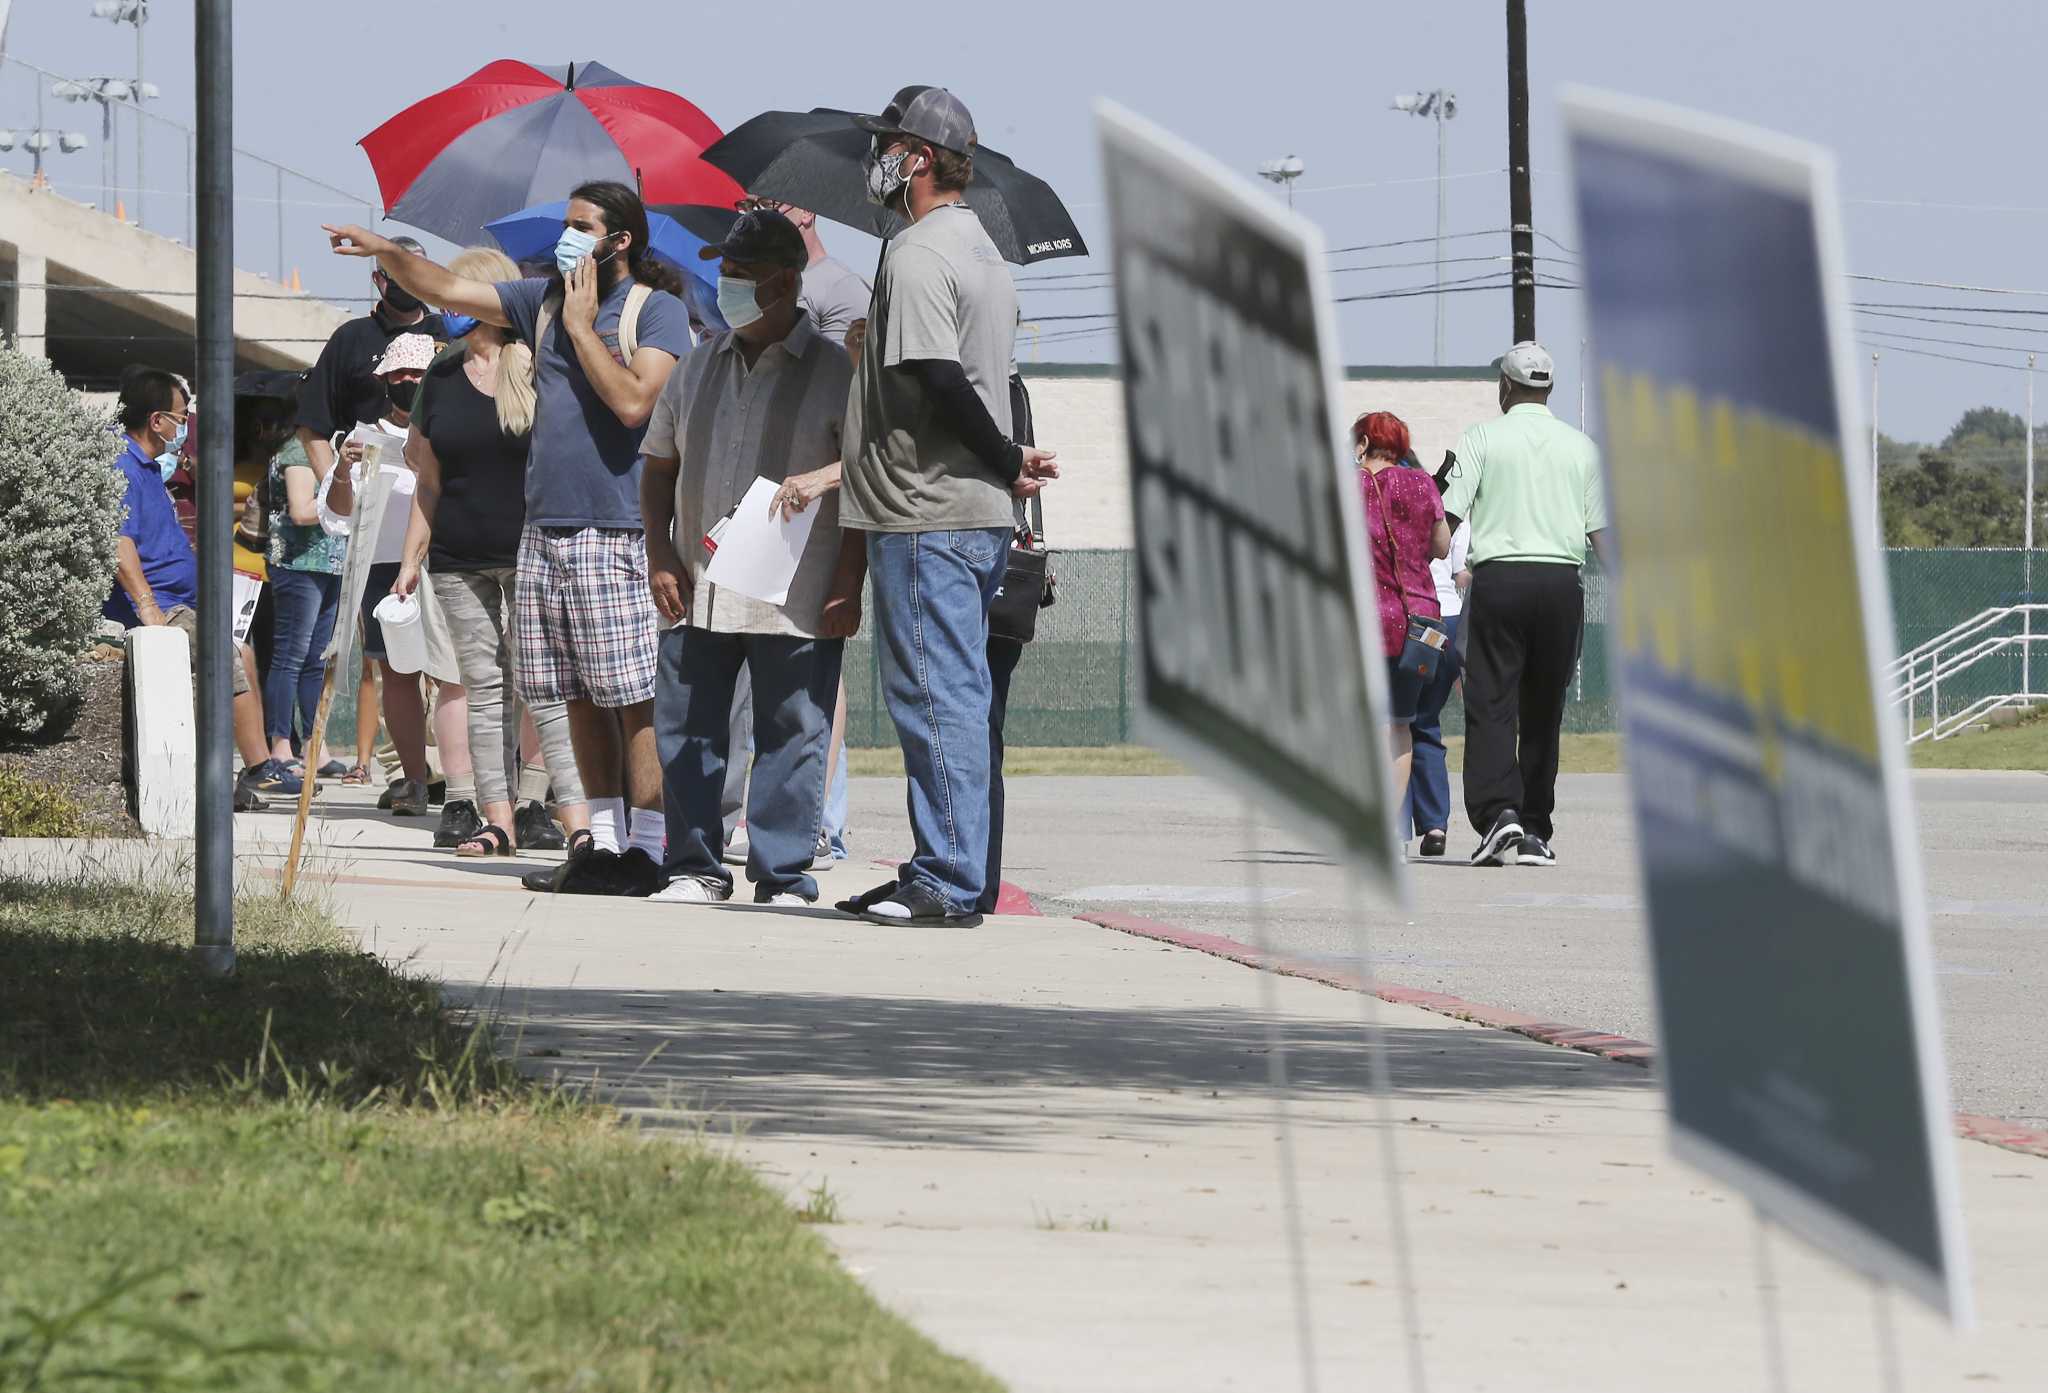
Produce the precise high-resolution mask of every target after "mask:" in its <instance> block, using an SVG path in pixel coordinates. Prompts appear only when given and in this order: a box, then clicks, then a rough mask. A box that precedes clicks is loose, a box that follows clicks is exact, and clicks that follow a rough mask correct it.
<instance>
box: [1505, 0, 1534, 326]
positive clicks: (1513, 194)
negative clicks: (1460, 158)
mask: <svg viewBox="0 0 2048 1393" xmlns="http://www.w3.org/2000/svg"><path fill="white" fill-rule="evenodd" d="M1508 227H1509V228H1510V229H1511V231H1510V232H1509V234H1508V236H1509V239H1510V246H1511V249H1512V250H1513V252H1514V278H1515V342H1516V343H1522V342H1524V341H1527V340H1530V339H1534V338H1535V337H1536V215H1535V211H1534V207H1533V205H1532V203H1531V200H1530V196H1529V11H1528V6H1527V4H1526V0H1508Z"/></svg>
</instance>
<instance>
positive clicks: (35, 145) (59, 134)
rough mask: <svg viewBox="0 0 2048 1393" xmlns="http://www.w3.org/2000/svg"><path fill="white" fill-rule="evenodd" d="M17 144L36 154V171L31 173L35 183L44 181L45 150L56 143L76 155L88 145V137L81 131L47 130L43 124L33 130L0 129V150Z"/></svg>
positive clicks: (62, 149)
mask: <svg viewBox="0 0 2048 1393" xmlns="http://www.w3.org/2000/svg"><path fill="white" fill-rule="evenodd" d="M16 145H19V146H20V147H21V148H22V149H24V150H26V151H28V152H29V153H30V154H32V155H34V156H35V160H36V167H35V172H34V173H33V174H32V175H30V179H31V181H32V182H33V183H34V184H37V185H40V184H41V183H42V182H43V152H44V151H45V150H48V149H49V148H50V147H51V146H52V145H55V146H56V147H57V148H58V149H59V150H61V151H63V152H64V153H65V154H67V155H75V154H77V153H78V152H79V151H80V150H83V149H84V148H85V147H86V139H85V136H84V134H83V133H81V132H79V131H46V130H44V129H43V128H42V127H41V126H38V127H36V128H35V129H34V130H32V131H5V130H0V150H12V149H13V148H14V147H15V146H16Z"/></svg>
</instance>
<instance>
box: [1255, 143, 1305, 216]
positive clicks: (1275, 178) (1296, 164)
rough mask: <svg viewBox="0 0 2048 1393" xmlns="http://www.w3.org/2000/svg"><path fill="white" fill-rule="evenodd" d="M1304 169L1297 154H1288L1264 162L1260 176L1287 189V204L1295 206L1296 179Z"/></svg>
mask: <svg viewBox="0 0 2048 1393" xmlns="http://www.w3.org/2000/svg"><path fill="white" fill-rule="evenodd" d="M1302 169H1303V165H1302V163H1301V160H1300V159H1299V158H1298V157H1297V156H1294V155H1287V156H1284V157H1282V158H1280V159H1277V160H1267V161H1266V162H1265V163H1264V164H1262V165H1260V166H1259V177H1260V178H1261V179H1266V180H1270V181H1271V182H1273V183H1275V184H1278V185H1279V186H1280V187H1281V188H1283V189H1286V190H1287V206H1288V207H1289V208H1292V207H1293V206H1294V181H1295V180H1296V179H1299V178H1300V177H1301V171H1302Z"/></svg>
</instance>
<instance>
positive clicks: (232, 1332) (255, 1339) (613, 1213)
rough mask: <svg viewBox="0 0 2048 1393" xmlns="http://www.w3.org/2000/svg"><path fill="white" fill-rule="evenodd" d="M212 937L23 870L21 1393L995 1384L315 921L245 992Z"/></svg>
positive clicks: (19, 996)
mask: <svg viewBox="0 0 2048 1393" xmlns="http://www.w3.org/2000/svg"><path fill="white" fill-rule="evenodd" d="M191 934H192V907H191V901H190V899H189V897H188V896H187V895H184V894H181V893H179V892H178V891H175V890H169V889H154V890H152V889H134V888H126V887H120V886H113V885H108V884H103V883H98V882H95V881H91V880H86V879H81V880H77V881H73V882H69V883H66V884H60V885H54V886H51V885H38V884H30V883H27V882H23V881H19V880H9V879H0V963H4V964H5V970H4V971H0V1251H4V1252H5V1254H6V1260H5V1261H4V1262H0V1390H12V1389H30V1388H44V1387H57V1386H66V1387H69V1386H78V1387H83V1388H94V1389H98V1388H112V1387H116V1386H130V1387H150V1388H160V1387H161V1388H172V1387H177V1388H186V1387H190V1388H207V1389H219V1388H250V1389H258V1388H260V1389H269V1388H284V1387H289V1388H302V1389H314V1390H330V1389H331V1390H342V1389H369V1388H374V1389H378V1390H392V1391H393V1393H398V1391H400V1390H435V1391H436V1393H442V1391H443V1390H450V1389H469V1388H492V1389H504V1390H527V1389H531V1390H541V1389H547V1390H554V1389H567V1388H576V1389H633V1390H641V1389H699V1388H704V1389H730V1390H783V1389H819V1390H825V1389H831V1390H840V1389H885V1388H905V1389H919V1390H922V1389H988V1388H993V1387H995V1386H996V1385H995V1384H994V1383H993V1382H992V1381H991V1380H989V1379H987V1378H986V1377H985V1376H984V1375H982V1374H980V1373H979V1372H978V1371H977V1370H975V1369H973V1368H972V1367H971V1366H969V1365H967V1364H965V1363H963V1362H961V1361H959V1360H956V1359H953V1358H951V1357H950V1356H947V1355H945V1354H943V1353H941V1352H940V1351H938V1350H937V1349H936V1348H935V1347H934V1346H932V1345H931V1344H930V1343H929V1342H928V1341H926V1340H925V1339H923V1338H922V1337H921V1336H919V1335H918V1334H917V1333H916V1332H915V1331H913V1330H911V1329H910V1328H909V1327H907V1326H906V1325H904V1324H903V1323H902V1322H901V1321H899V1320H897V1319H896V1318H895V1317H893V1316H891V1315H890V1314H889V1313H887V1312H886V1311H884V1310H882V1309H881V1308H880V1307H879V1306H878V1305H877V1304H876V1303H875V1302H874V1301H873V1300H872V1299H871V1298H870V1297H869V1296H868V1295H867V1294H866V1293H865V1292H864V1291H863V1290H862V1289H861V1288H860V1287H859V1286H858V1284H856V1283H855V1282H854V1281H853V1280H852V1278H851V1277H849V1276H848V1275H847V1274H846V1273H845V1272H844V1271H843V1270H842V1269H841V1268H840V1267H839V1266H838V1265H837V1263H836V1261H835V1260H834V1259H833V1257H832V1254H831V1252H830V1250H829V1248H827V1246H826V1245H825V1244H824V1243H823V1242H822V1241H820V1239H819V1238H818V1236H817V1235H816V1234H815V1233H813V1232H812V1231H811V1230H810V1229H809V1228H808V1227H806V1226H805V1224H804V1223H802V1222H800V1219H799V1215H798V1214H797V1213H796V1212H795V1211H793V1210H792V1208H791V1207H790V1204H789V1203H787V1202H785V1201H784V1200H783V1199H782V1198H781V1197H779V1196H777V1195H776V1194H774V1193H773V1192H771V1191H770V1190H768V1189H767V1188H765V1187H764V1186H763V1185H761V1184H760V1183H759V1182H758V1181H757V1180H756V1179H755V1178H754V1177H753V1175H752V1174H751V1172H749V1171H748V1170H747V1169H746V1168H745V1167H743V1166H741V1165H739V1164H738V1163H736V1162H734V1161H732V1160H730V1159H728V1158H727V1157H725V1156H724V1155H722V1154H721V1153H720V1151H719V1150H718V1149H717V1148H716V1147H715V1146H714V1145H712V1144H710V1143H708V1142H706V1141H703V1140H701V1139H683V1140H673V1139H650V1138H646V1137H643V1136H641V1135H639V1134H638V1133H636V1132H635V1131H634V1130H633V1129H631V1128H630V1127H628V1126H625V1125H622V1124H621V1123H620V1121H619V1119H618V1118H617V1117H616V1115H615V1114H613V1113H611V1112H609V1111H608V1110H606V1109H603V1108H600V1107H597V1106H595V1105H592V1104H590V1103H587V1102H584V1101H580V1100H578V1099H575V1098H573V1097H570V1096H568V1095H566V1094H564V1093H562V1092H560V1091H557V1090H549V1089H544V1088H542V1087H539V1086H537V1085H534V1084H531V1083H528V1082H525V1081H523V1080H521V1079H520V1078H519V1077H518V1076H517V1075H516V1073H514V1071H512V1070H511V1069H510V1068H509V1066H508V1065H507V1064H506V1063H505V1062H504V1061H503V1060H502V1059H500V1058H499V1057H498V1056H497V1055H496V1054H495V1053H494V1052H493V1050H492V1048H491V1044H490V1036H489V1035H488V1033H487V1032H485V1031H483V1030H481V1029H479V1028H478V1027H476V1026H475V1025H474V1024H473V1023H467V1022H464V1021H462V1020H460V1019H458V1018H456V1017H454V1016H451V1015H450V1014H449V1013H448V1012H447V1011H446V1010H445V1009H444V1007H443V1004H442V1002H441V1001H440V999H439V996H438V993H437V992H436V991H435V989H434V988H433V987H432V985H431V984H429V983H426V982H423V981H420V980H418V979H416V978H412V977H408V976H405V975H402V974H399V973H395V972H393V971H391V970H390V969H388V968H387V967H385V966H384V965H383V964H381V963H379V962H378V961H376V960H375V959H373V958H370V957H368V956H367V955H365V954H363V953H361V952H359V951H356V950H355V949H354V948H353V947H352V945H351V944H350V942H349V941H348V940H347V938H346V937H345V936H344V935H343V934H342V933H341V932H340V931H339V930H338V929H337V928H336V927H335V926H334V924H333V923H332V922H331V921H330V920H329V919H328V918H327V917H326V916H325V915H324V914H323V913H321V912H320V911H319V910H318V909H317V908H307V907H303V906H290V905H285V904H281V903H280V902H279V901H277V900H275V899H274V898H268V897H265V898H252V899H248V900H245V901H244V902H243V903H242V905H241V906H240V907H239V909H238V937H239V939H240V948H241V961H240V967H239V970H238V972H237V974H236V976H235V977H234V978H232V979H230V980H228V981H210V980H207V979H205V978H203V977H201V976H200V975H198V974H197V973H196V972H195V971H194V970H193V967H192V965H191V961H190V955H189V951H188V949H187V947H186V945H187V944H189V942H190V939H191ZM827 1196H829V1192H825V1191H824V1190H823V1187H822V1186H821V1187H820V1189H819V1192H818V1193H815V1194H813V1195H812V1197H811V1200H812V1203H811V1204H810V1206H808V1207H809V1209H810V1210H811V1211H812V1212H811V1213H810V1214H809V1215H808V1216H807V1217H810V1218H813V1219H818V1220H822V1221H824V1222H829V1221H830V1219H829V1218H828V1217H827V1216H825V1215H824V1214H822V1213H820V1212H818V1211H821V1210H823V1209H824V1208H826V1205H825V1204H824V1202H823V1201H824V1198H825V1197H827ZM830 1198H831V1205H830V1208H831V1210H832V1211H833V1214H832V1216H831V1217H836V1211H837V1207H838V1205H837V1197H836V1196H832V1197H830ZM95 1370H97V1371H99V1372H98V1373H97V1374H94V1373H93V1372H91V1371H95Z"/></svg>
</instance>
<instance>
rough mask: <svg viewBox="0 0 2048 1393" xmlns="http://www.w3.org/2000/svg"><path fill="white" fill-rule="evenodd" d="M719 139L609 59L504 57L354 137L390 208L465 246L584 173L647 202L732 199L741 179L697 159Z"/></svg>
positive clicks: (684, 105)
mask: <svg viewBox="0 0 2048 1393" xmlns="http://www.w3.org/2000/svg"><path fill="white" fill-rule="evenodd" d="M718 138H719V130H718V126H717V124H716V123H715V122H713V121H712V119H711V118H710V117H708V116H706V115H705V114H704V113H703V112H701V111H699V110H698V109H697V108H696V107H695V106H693V105H692V104H691V103H689V102H688V101H686V100H684V99H683V98H682V97H679V96H677V95H676V94H675V93H673V92H667V91H663V90H662V89H661V88H659V87H647V86H643V85H641V84H640V83H637V82H634V81H633V80H632V79H631V78H626V77H621V76H620V75H619V74H617V73H615V72H613V71H612V70H611V69H610V68H607V67H605V66H604V65H603V64H600V63H582V64H577V63H571V64H569V65H567V66H566V67H559V68H558V67H539V66H536V65H534V64H531V63H522V62H519V61H518V60H516V59H511V58H501V59H499V60H498V61H497V62H495V63H489V64H486V65H485V66H484V67H481V68H479V69H477V70H476V71H475V72H473V73H471V74H470V75H469V76H468V77H466V78H464V79H463V80H462V81H460V82H458V83H456V84H455V85H454V86H453V87H449V88H446V89H445V90H443V91H440V92H436V93H435V94H434V95H433V96H431V97H427V98H424V99H423V100H421V101H417V102H414V103H413V104H412V105H411V106H409V107H407V108H406V109H405V110H403V111H401V112H399V113H398V114H397V115H396V116H394V117H392V118H391V119H390V120H389V121H386V122H385V123H384V124H383V125H381V126H379V127H377V129H376V130H374V131H371V132H370V133H369V134H368V135H366V136H364V137H363V138H362V140H361V141H359V142H357V143H358V144H360V145H361V146H362V147H363V153H364V154H366V155H368V156H369V157H370V165H371V167H372V168H373V169H375V170H376V173H377V186H378V189H379V190H380V191H381V192H382V194H383V196H384V212H385V215H386V216H387V217H392V218H396V219H397V220H398V221H400V222H404V223H409V224H411V225H412V226H414V227H417V228H420V229H421V230H423V231H426V232H431V233H434V234H435V235H436V236H439V237H445V238H447V239H448V240H449V241H451V242H459V243H462V244H465V245H470V244H475V243H479V242H482V241H483V240H484V224H485V223H488V222H490V221H491V220H492V219H494V218H502V217H505V216H506V215H508V214H511V213H516V212H518V211H519V210H520V209H522V208H530V207H532V206H533V205H534V204H536V203H546V202H550V201H552V200H554V199H560V198H566V197H568V195H569V191H570V190H571V189H573V188H574V187H576V185H578V184H580V183H583V182H584V181H585V180H589V179H616V180H618V181H619V182H621V183H623V184H626V185H628V186H629V187H630V186H637V187H639V188H640V190H641V196H642V197H643V198H644V199H646V201H647V202H649V203H710V204H724V205H726V206H728V207H730V206H731V205H732V204H733V203H734V202H735V201H736V200H737V199H739V198H740V197H741V196H742V194H743V191H742V190H741V188H740V186H739V185H738V184H737V183H735V182H734V181H733V179H732V177H731V176H730V175H728V174H726V173H725V172H724V171H723V170H720V169H718V168H716V167H715V166H713V165H709V164H706V163H705V162H704V161H703V160H702V159H701V158H700V155H701V154H702V152H703V151H704V149H705V148H706V147H707V146H710V145H711V144H713V143H715V142H716V141H717V140H718Z"/></svg>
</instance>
